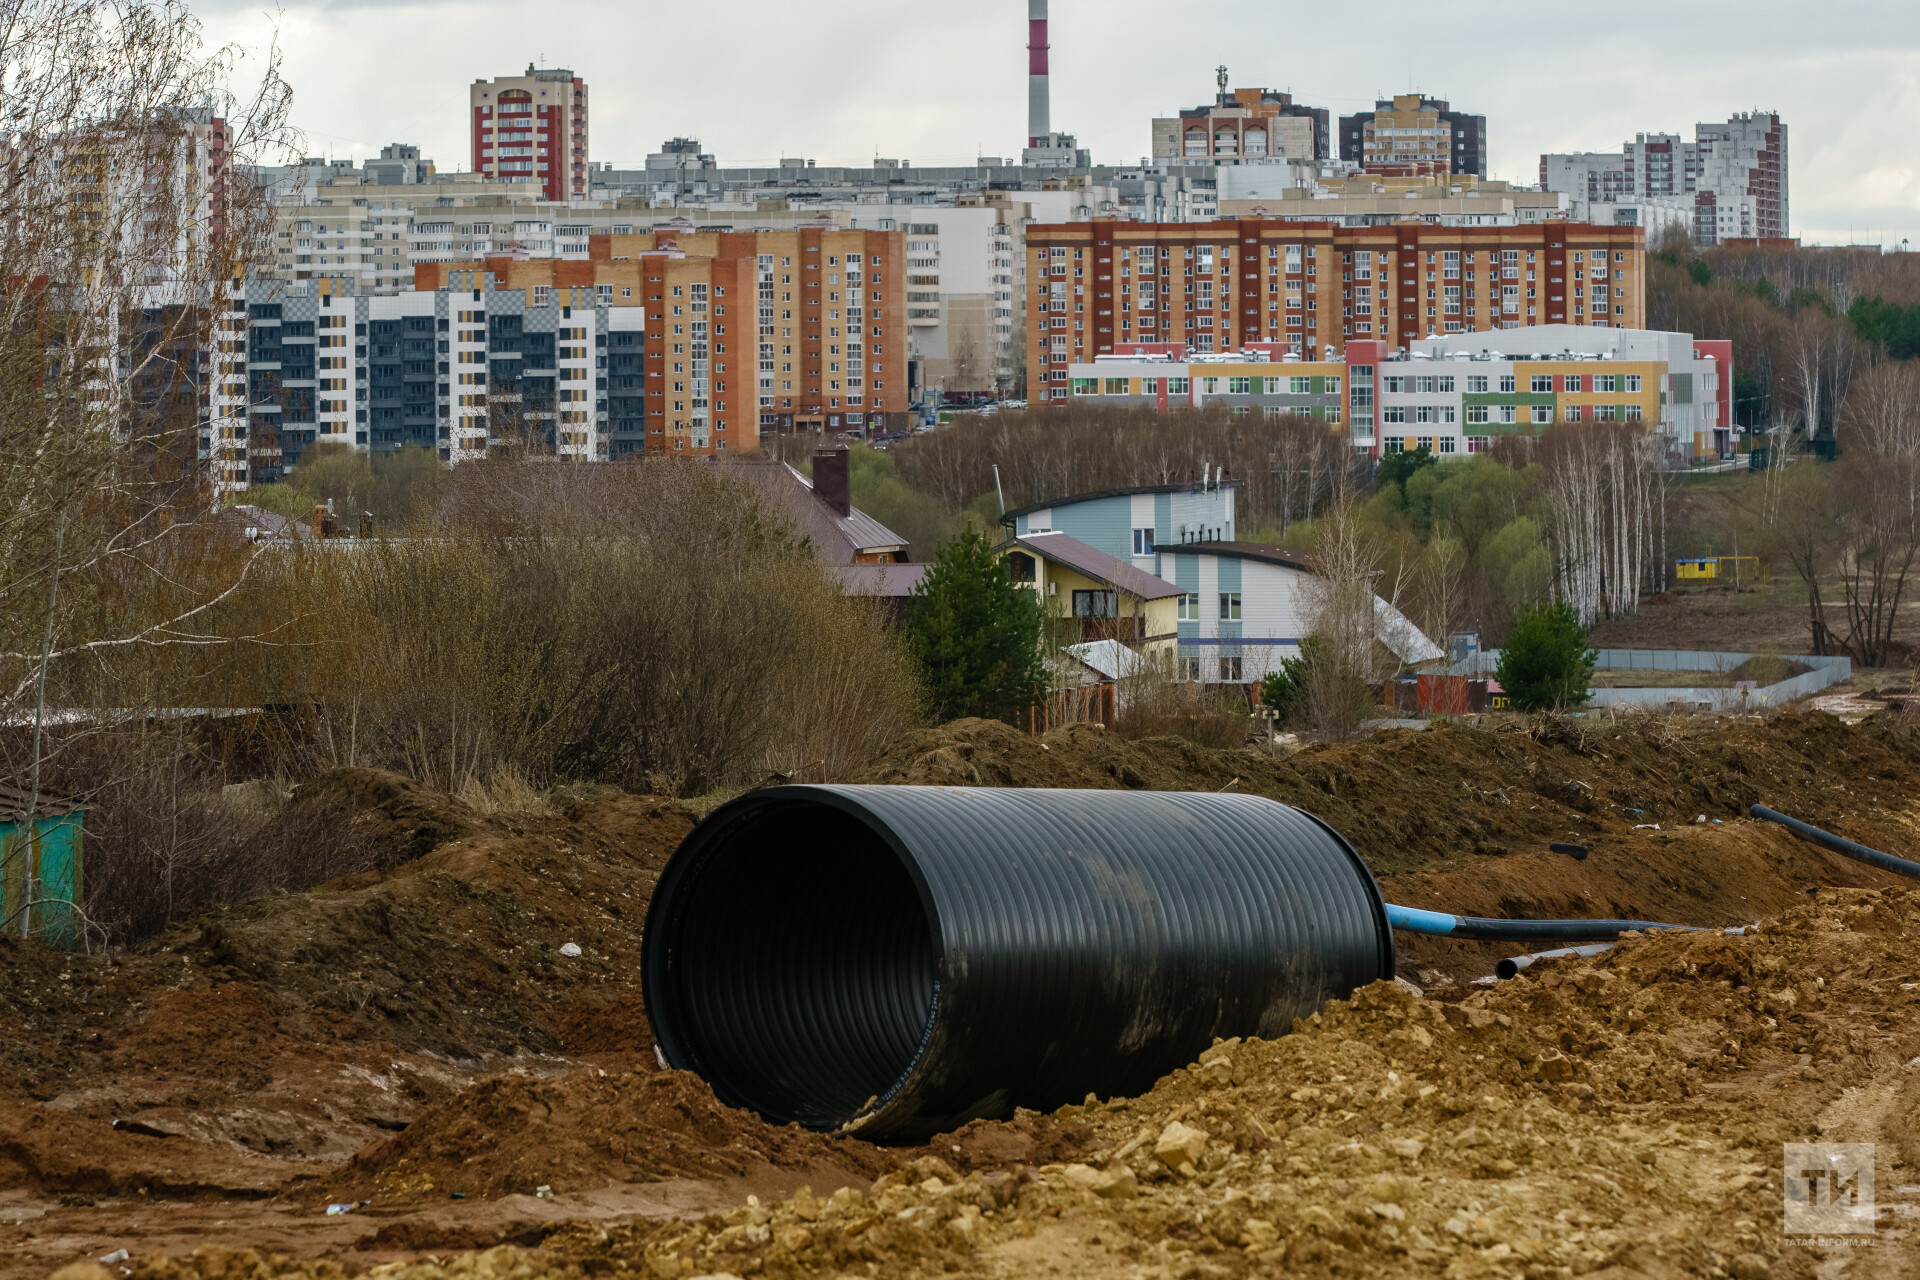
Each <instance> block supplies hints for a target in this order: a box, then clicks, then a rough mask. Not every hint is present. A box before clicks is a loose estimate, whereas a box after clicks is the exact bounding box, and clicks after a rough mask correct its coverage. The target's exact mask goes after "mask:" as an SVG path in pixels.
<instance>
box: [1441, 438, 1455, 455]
mask: <svg viewBox="0 0 1920 1280" xmlns="http://www.w3.org/2000/svg"><path fill="white" fill-rule="evenodd" d="M1453 448H1454V446H1453V437H1452V436H1441V437H1440V452H1441V453H1452V452H1453Z"/></svg>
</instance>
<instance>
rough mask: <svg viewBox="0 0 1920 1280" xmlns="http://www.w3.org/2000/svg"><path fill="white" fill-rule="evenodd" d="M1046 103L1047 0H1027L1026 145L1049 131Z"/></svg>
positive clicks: (1035, 144)
mask: <svg viewBox="0 0 1920 1280" xmlns="http://www.w3.org/2000/svg"><path fill="white" fill-rule="evenodd" d="M1051 116H1052V112H1051V111H1050V110H1049V109H1048V104H1047V0H1027V145H1028V146H1029V147H1037V146H1040V145H1041V143H1042V141H1043V140H1044V139H1045V138H1046V136H1047V135H1048V134H1049V133H1051V132H1053V126H1052V124H1051V123H1050V117H1051Z"/></svg>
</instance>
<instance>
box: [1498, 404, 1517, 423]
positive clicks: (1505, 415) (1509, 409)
mask: <svg viewBox="0 0 1920 1280" xmlns="http://www.w3.org/2000/svg"><path fill="white" fill-rule="evenodd" d="M1518 417H1519V411H1518V410H1517V409H1516V408H1515V407H1514V406H1513V405H1510V404H1503V405H1501V406H1500V421H1502V422H1504V423H1506V424H1507V425H1508V426H1512V425H1513V424H1514V422H1515V421H1516V420H1517V419H1518Z"/></svg>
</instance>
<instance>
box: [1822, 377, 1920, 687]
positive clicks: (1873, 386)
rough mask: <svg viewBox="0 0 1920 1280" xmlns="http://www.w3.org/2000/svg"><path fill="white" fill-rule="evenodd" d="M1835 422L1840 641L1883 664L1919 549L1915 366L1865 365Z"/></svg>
mask: <svg viewBox="0 0 1920 1280" xmlns="http://www.w3.org/2000/svg"><path fill="white" fill-rule="evenodd" d="M1842 423H1843V425H1842V429H1841V436H1842V444H1843V445H1844V449H1845V452H1844V455H1843V458H1842V461H1841V463H1840V477H1839V478H1840V483H1841V485H1842V492H1843V494H1844V496H1845V500H1846V502H1845V511H1844V513H1843V516H1842V522H1841V524H1842V529H1843V530H1844V533H1843V540H1842V543H1841V548H1840V555H1839V559H1838V569H1839V573H1840V584H1841V590H1842V592H1843V597H1844V603H1845V608H1846V618H1847V636H1846V640H1845V647H1846V649H1847V650H1848V652H1850V653H1851V654H1852V655H1853V656H1854V658H1855V659H1856V660H1858V661H1860V662H1862V663H1864V664H1865V665H1867V666H1871V667H1880V666H1886V665H1888V664H1889V663H1890V662H1891V661H1893V660H1894V657H1895V643H1894V630H1895V627H1896V626H1897V624H1898V622H1899V618H1900V606H1901V604H1902V602H1903V601H1904V600H1905V598H1906V594H1907V584H1908V579H1909V577H1910V576H1911V574H1912V573H1913V569H1914V562H1915V558H1916V556H1920V368H1916V367H1915V366H1914V365H1913V364H1912V363H1911V362H1907V361H1900V362H1890V363H1885V364H1882V365H1880V366H1878V367H1877V368H1874V369H1871V370H1869V371H1868V372H1867V374H1866V375H1865V376H1864V377H1862V378H1860V379H1859V380H1857V381H1856V382H1855V383H1854V385H1853V388H1852V393H1851V394H1850V395H1849V396H1848V397H1847V405H1846V410H1845V413H1844V416H1843V418H1842Z"/></svg>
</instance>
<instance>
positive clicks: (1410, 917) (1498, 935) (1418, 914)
mask: <svg viewBox="0 0 1920 1280" xmlns="http://www.w3.org/2000/svg"><path fill="white" fill-rule="evenodd" d="M1387 923H1388V924H1390V925H1392V926H1393V927H1394V928H1396V929H1405V930H1406V931H1407V932H1408V933H1423V934H1426V935H1428V936H1429V937H1435V938H1473V939H1479V940H1487V941H1496V942H1498V941H1506V942H1538V941H1577V940H1580V939H1585V938H1617V937H1619V936H1620V935H1621V934H1623V933H1627V932H1629V931H1630V930H1635V929H1638V930H1641V931H1645V930H1649V929H1691V928H1692V927H1693V926H1691V925H1684V924H1657V923H1655V922H1654V921H1651V920H1496V919H1492V918H1490V917H1487V916H1456V915H1451V914H1449V913H1447V912H1444V911H1423V910H1421V909H1420V908H1419V907H1401V906H1395V905H1394V904H1393V903H1391V902H1389V903H1388V904H1387Z"/></svg>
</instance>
